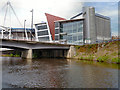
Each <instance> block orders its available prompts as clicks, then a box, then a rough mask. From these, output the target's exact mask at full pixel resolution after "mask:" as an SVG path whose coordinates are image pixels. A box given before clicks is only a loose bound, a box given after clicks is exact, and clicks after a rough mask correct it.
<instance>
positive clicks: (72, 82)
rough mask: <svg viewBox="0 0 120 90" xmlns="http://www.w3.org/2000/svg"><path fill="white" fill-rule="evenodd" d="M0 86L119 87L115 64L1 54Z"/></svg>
mask: <svg viewBox="0 0 120 90" xmlns="http://www.w3.org/2000/svg"><path fill="white" fill-rule="evenodd" d="M1 59H2V87H3V88H118V71H119V69H118V65H116V64H107V63H98V62H90V61H78V60H72V59H33V60H23V59H21V58H16V57H1Z"/></svg>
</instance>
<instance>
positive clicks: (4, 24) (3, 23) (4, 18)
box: [3, 6, 8, 26]
mask: <svg viewBox="0 0 120 90" xmlns="http://www.w3.org/2000/svg"><path fill="white" fill-rule="evenodd" d="M7 11H8V6H7V8H6V12H5V16H4V21H3V26H4V25H5V21H6V15H7Z"/></svg>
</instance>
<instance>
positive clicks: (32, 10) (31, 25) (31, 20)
mask: <svg viewBox="0 0 120 90" xmlns="http://www.w3.org/2000/svg"><path fill="white" fill-rule="evenodd" d="M30 12H32V20H31V41H32V30H33V9H32V10H31V11H30Z"/></svg>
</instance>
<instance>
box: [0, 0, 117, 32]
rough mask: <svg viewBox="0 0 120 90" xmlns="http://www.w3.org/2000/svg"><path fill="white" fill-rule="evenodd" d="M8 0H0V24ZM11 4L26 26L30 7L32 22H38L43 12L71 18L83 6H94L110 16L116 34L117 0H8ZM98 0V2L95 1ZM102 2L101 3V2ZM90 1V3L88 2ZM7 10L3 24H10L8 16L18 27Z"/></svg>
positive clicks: (14, 18) (99, 11)
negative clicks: (32, 16) (32, 12)
mask: <svg viewBox="0 0 120 90" xmlns="http://www.w3.org/2000/svg"><path fill="white" fill-rule="evenodd" d="M7 1H8V0H0V25H3V23H4V17H5V12H6V8H7V7H6V6H5V7H4V5H5V4H6V3H7ZM9 1H10V2H11V5H12V6H13V8H14V10H15V12H16V14H17V17H18V18H19V20H20V22H21V24H22V25H24V20H25V19H26V27H30V25H31V15H32V14H31V12H30V10H31V9H34V24H35V23H40V22H41V21H45V20H46V19H45V15H44V13H49V14H53V15H56V16H60V17H63V18H66V19H69V18H71V17H72V16H74V15H76V14H78V13H80V12H81V10H82V7H83V6H94V7H95V9H96V12H97V13H100V14H102V15H106V16H109V17H110V18H111V23H112V24H111V28H112V33H115V34H117V30H118V26H117V25H118V24H117V19H118V18H117V16H118V9H117V8H118V7H117V1H118V0H114V2H113V0H91V2H90V0H9ZM97 1H98V2H97ZM99 1H101V2H104V3H101V2H99ZM88 2H90V3H88ZM8 11H9V12H10V13H11V14H9V12H8V13H7V14H6V22H5V25H6V26H8V25H10V22H9V21H10V17H11V18H12V20H11V22H12V23H11V26H12V27H20V24H19V23H18V21H17V19H16V17H15V15H14V14H13V12H12V10H8Z"/></svg>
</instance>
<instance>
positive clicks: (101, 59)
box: [97, 55, 109, 62]
mask: <svg viewBox="0 0 120 90" xmlns="http://www.w3.org/2000/svg"><path fill="white" fill-rule="evenodd" d="M108 60H109V56H106V55H104V56H100V57H98V58H97V61H99V62H106V61H108Z"/></svg>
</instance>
